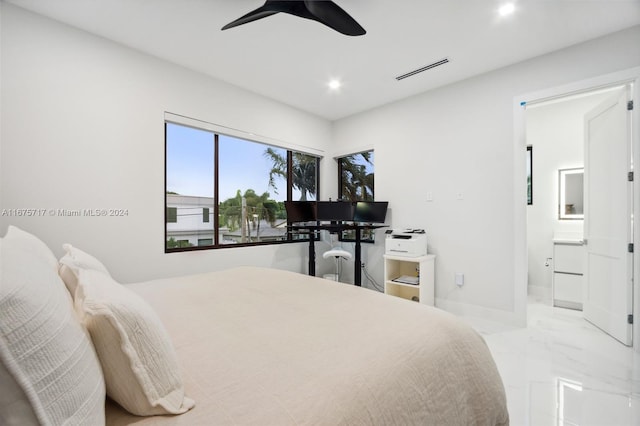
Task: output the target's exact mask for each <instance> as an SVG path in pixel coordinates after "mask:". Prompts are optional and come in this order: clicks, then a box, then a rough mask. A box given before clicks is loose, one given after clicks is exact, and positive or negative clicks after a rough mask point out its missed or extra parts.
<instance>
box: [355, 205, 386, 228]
mask: <svg viewBox="0 0 640 426" xmlns="http://www.w3.org/2000/svg"><path fill="white" fill-rule="evenodd" d="M388 205H389V202H388V201H358V202H357V203H356V210H355V213H354V215H353V221H354V222H364V223H384V221H385V219H386V217H387V206H388Z"/></svg>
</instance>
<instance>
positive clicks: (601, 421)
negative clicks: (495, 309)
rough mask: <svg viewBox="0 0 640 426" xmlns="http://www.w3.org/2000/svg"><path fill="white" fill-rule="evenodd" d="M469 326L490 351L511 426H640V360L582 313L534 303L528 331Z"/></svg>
mask: <svg viewBox="0 0 640 426" xmlns="http://www.w3.org/2000/svg"><path fill="white" fill-rule="evenodd" d="M464 320H465V321H467V322H468V323H470V324H471V325H472V326H473V327H474V328H475V329H476V330H478V332H480V333H481V334H482V335H483V336H484V338H485V340H486V342H487V344H488V345H489V348H490V349H491V352H492V354H493V357H494V359H495V361H496V364H497V366H498V369H499V371H500V374H501V376H502V380H503V382H504V386H505V389H506V393H507V403H508V406H509V415H510V418H511V425H514V426H520V425H531V426H538V425H541V426H542V425H545V426H546V425H566V426H569V425H594V426H623V425H640V354H638V353H634V351H633V350H632V349H631V348H628V347H626V346H624V345H622V344H621V343H619V342H618V341H616V340H614V339H613V338H611V337H609V336H608V335H606V334H605V333H603V332H602V331H600V330H599V329H598V328H596V327H595V326H593V325H591V324H590V323H589V322H587V321H585V320H584V319H583V318H582V313H581V312H579V311H573V310H570V309H562V308H553V307H551V306H549V305H545V304H543V303H540V302H538V301H535V300H533V299H530V300H529V304H528V326H527V328H515V327H509V326H505V325H503V324H498V323H492V322H489V321H485V320H482V319H479V318H471V317H465V318H464Z"/></svg>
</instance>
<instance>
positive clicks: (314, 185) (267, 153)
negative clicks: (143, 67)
mask: <svg viewBox="0 0 640 426" xmlns="http://www.w3.org/2000/svg"><path fill="white" fill-rule="evenodd" d="M165 149H166V159H165V168H166V174H165V179H166V183H165V193H166V200H165V203H166V207H167V214H166V224H165V225H166V226H165V234H166V238H165V241H166V245H165V251H167V252H170V251H180V250H184V249H185V248H186V249H188V248H190V247H196V248H219V247H236V246H241V245H255V244H272V243H280V242H287V241H292V238H291V236H290V235H289V234H288V233H287V215H286V211H285V208H284V202H285V201H286V200H315V199H316V197H317V193H318V181H319V179H318V173H319V163H320V159H319V158H318V157H316V156H313V155H309V154H305V153H301V152H297V151H291V150H287V149H285V148H280V147H276V146H272V145H267V144H263V143H259V142H254V141H250V140H246V139H241V138H237V137H232V136H228V135H224V134H220V133H217V132H213V131H210V130H204V129H198V128H194V127H189V126H184V125H181V124H176V123H172V122H166V123H165ZM185 241H186V244H185Z"/></svg>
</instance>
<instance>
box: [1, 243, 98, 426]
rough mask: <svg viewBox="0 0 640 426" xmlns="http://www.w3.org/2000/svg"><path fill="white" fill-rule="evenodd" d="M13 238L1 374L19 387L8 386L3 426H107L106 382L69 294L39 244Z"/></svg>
mask: <svg viewBox="0 0 640 426" xmlns="http://www.w3.org/2000/svg"><path fill="white" fill-rule="evenodd" d="M9 234H11V235H9ZM9 234H8V236H7V237H5V238H3V239H1V240H0V269H1V270H2V274H1V276H0V364H1V368H0V370H2V372H3V374H5V373H6V376H10V377H11V379H10V380H4V378H3V379H2V380H1V381H0V394H2V395H3V398H2V401H0V404H1V405H0V408H1V411H2V412H3V415H2V416H1V417H0V419H1V420H2V421H0V423H3V424H4V422H5V421H6V422H14V424H32V423H33V422H34V417H36V418H37V422H38V423H40V424H91V425H103V424H104V423H105V411H104V410H105V384H104V378H103V377H102V371H101V369H100V364H99V362H98V358H97V357H96V353H95V351H94V349H93V346H92V345H91V341H90V340H89V337H88V336H87V333H86V331H85V330H84V329H83V328H82V326H81V324H80V322H79V321H78V320H77V318H76V315H75V313H74V311H73V306H72V303H71V298H70V297H69V293H68V292H67V290H66V289H65V288H64V284H63V283H62V280H61V279H60V277H59V276H58V274H57V273H56V271H55V269H52V268H51V262H50V259H47V256H43V253H42V251H43V249H42V247H38V246H39V244H37V243H35V241H33V240H32V238H35V237H33V236H32V235H31V236H30V237H27V236H26V235H25V234H26V233H24V232H22V231H21V232H16V231H10V233H9ZM29 235H30V234H29ZM36 240H37V238H36ZM38 241H39V240H38ZM40 243H41V245H42V246H44V247H46V246H45V245H44V243H42V242H40ZM34 249H35V250H34ZM17 388H19V389H20V391H18V390H17ZM11 394H13V395H14V396H15V399H13V400H12V399H11V398H8V397H7V398H5V397H6V396H7V395H11ZM5 408H6V409H7V410H11V412H10V413H9V411H6V412H5ZM14 410H15V411H14ZM7 419H8V420H7ZM10 424H11V423H10Z"/></svg>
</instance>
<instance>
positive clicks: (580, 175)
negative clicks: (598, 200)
mask: <svg viewBox="0 0 640 426" xmlns="http://www.w3.org/2000/svg"><path fill="white" fill-rule="evenodd" d="M559 176H560V179H559V189H560V191H559V194H560V202H559V206H558V212H559V215H558V218H559V219H561V220H562V219H584V168H579V169H561V170H559Z"/></svg>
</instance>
